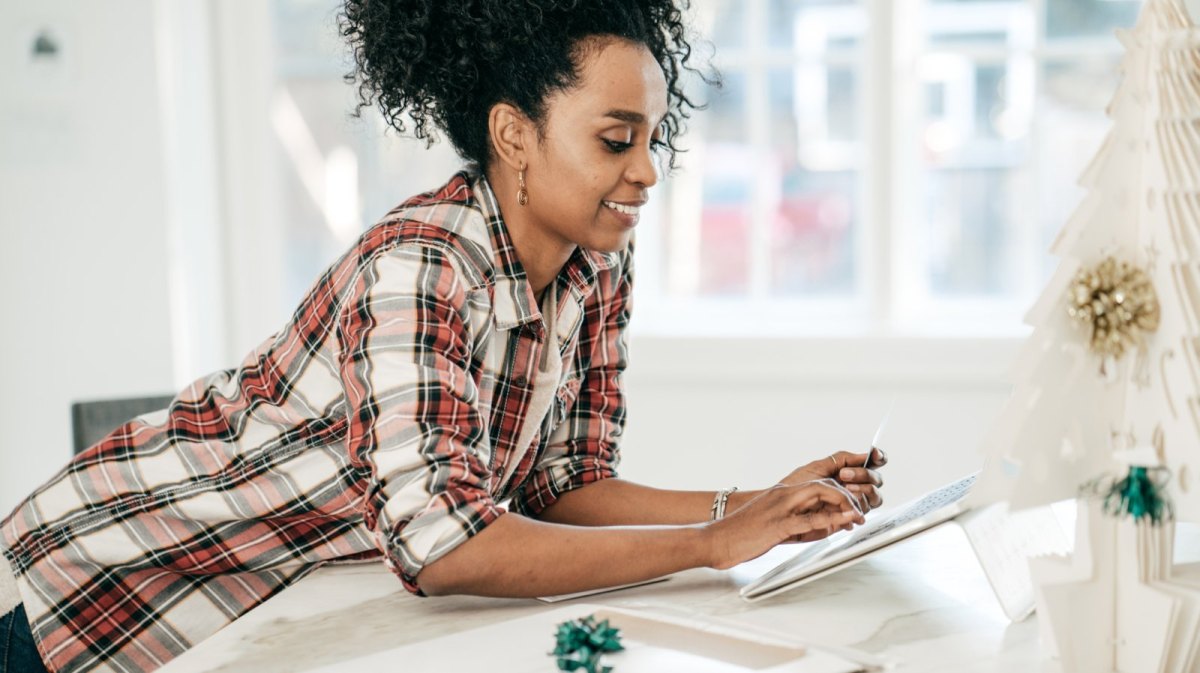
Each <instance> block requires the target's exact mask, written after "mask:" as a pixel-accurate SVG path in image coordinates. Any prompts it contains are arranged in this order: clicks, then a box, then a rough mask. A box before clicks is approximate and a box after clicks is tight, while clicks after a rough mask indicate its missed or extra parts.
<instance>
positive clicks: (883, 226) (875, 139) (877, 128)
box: [855, 0, 908, 332]
mask: <svg viewBox="0 0 1200 673" xmlns="http://www.w3.org/2000/svg"><path fill="white" fill-rule="evenodd" d="M906 1H908V0H865V2H866V9H867V12H868V29H867V31H868V37H867V40H866V45H865V52H864V61H863V66H864V67H863V68H862V72H863V78H862V80H861V81H862V82H863V84H864V90H863V92H862V100H863V106H864V108H865V109H866V111H867V114H865V115H863V124H864V128H863V129H861V130H860V133H861V134H862V139H863V140H862V148H863V149H862V152H863V156H862V160H861V161H860V163H859V165H860V166H862V179H863V186H864V188H863V190H862V195H861V196H860V197H859V198H860V200H861V201H862V203H861V206H862V208H861V210H860V212H862V213H863V215H864V216H863V218H862V220H861V227H862V231H861V234H860V235H859V236H858V238H857V243H856V251H855V252H856V253H857V258H858V260H859V264H858V265H857V272H856V275H857V277H858V286H859V288H860V289H861V291H864V292H865V293H866V299H867V306H868V311H869V323H870V325H871V326H872V329H873V330H874V331H876V332H886V331H888V330H889V329H891V326H892V323H893V321H894V313H895V304H896V297H895V291H896V290H895V288H896V287H897V283H895V282H893V281H894V278H893V276H894V275H895V270H896V267H895V264H894V261H893V254H892V252H891V251H892V249H893V248H894V247H895V245H894V242H895V241H897V240H899V237H898V235H897V231H896V228H897V227H898V226H899V224H900V221H901V218H899V217H898V215H899V210H898V208H897V203H896V200H895V195H896V193H897V186H896V184H895V182H896V179H897V177H898V176H899V175H902V172H901V171H899V170H897V169H898V168H899V164H898V163H897V161H896V157H897V156H898V155H897V152H896V149H897V148H896V146H895V144H896V142H897V139H899V138H903V137H906V136H907V134H905V133H902V132H900V131H901V129H902V128H903V121H902V118H897V117H896V115H895V114H894V113H893V111H894V110H899V109H901V108H900V107H899V105H898V103H899V100H898V98H897V93H898V90H897V88H896V86H895V81H894V80H895V76H897V75H898V74H899V73H900V72H902V70H903V68H901V67H898V64H897V63H895V61H894V58H895V54H894V52H895V51H896V50H895V49H894V48H893V46H894V40H895V37H896V33H897V29H898V26H897V25H896V12H897V11H898V10H897V8H896V3H897V2H906Z"/></svg>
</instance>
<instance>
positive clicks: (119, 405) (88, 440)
mask: <svg viewBox="0 0 1200 673" xmlns="http://www.w3.org/2000/svg"><path fill="white" fill-rule="evenodd" d="M172 399H174V396H173V395H157V396H154V397H131V398H127V399H122V400H92V401H89V402H75V403H74V404H72V405H71V431H72V434H73V435H74V444H75V453H80V452H82V451H83V450H84V449H86V448H88V447H89V446H91V445H92V444H95V443H96V442H98V441H100V440H101V439H104V437H105V435H107V434H108V433H110V432H112V431H113V430H116V429H117V428H118V427H120V426H122V425H124V424H125V423H127V422H128V421H130V420H132V419H133V418H134V417H135V416H141V415H142V414H145V413H149V412H151V411H158V410H159V409H166V408H167V407H168V406H169V405H170V404H171V400H172Z"/></svg>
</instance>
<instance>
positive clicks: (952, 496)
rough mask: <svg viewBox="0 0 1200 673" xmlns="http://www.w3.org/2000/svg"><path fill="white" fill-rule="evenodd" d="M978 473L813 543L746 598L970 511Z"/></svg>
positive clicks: (749, 588)
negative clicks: (849, 529) (969, 505)
mask: <svg viewBox="0 0 1200 673" xmlns="http://www.w3.org/2000/svg"><path fill="white" fill-rule="evenodd" d="M978 475H979V473H978V472H975V473H973V474H970V475H967V476H966V477H963V478H962V479H959V480H958V481H955V482H952V483H949V484H946V485H945V486H943V487H941V488H939V489H937V490H935V491H932V492H931V493H928V494H926V495H925V496H923V497H920V498H917V499H916V500H913V501H911V502H909V503H907V504H905V505H902V506H900V507H896V508H893V509H891V510H889V511H886V512H880V514H881V516H878V517H872V518H871V519H870V520H869V521H868V522H867V523H865V524H863V525H862V526H859V527H858V528H856V529H854V530H853V531H845V532H843V533H838V534H836V535H833V536H830V537H829V538H827V539H825V540H822V541H820V542H814V543H811V544H809V545H807V546H806V548H805V549H804V550H803V551H801V552H800V553H799V554H797V555H796V556H794V557H792V558H791V559H788V560H787V561H785V562H783V563H781V564H780V565H778V566H776V567H775V568H773V569H771V570H769V571H767V572H766V573H765V574H764V575H763V576H762V577H759V578H758V579H756V580H754V581H753V582H751V583H750V584H747V585H746V586H744V587H742V590H741V592H740V593H741V596H742V598H743V599H745V600H747V601H750V602H753V601H758V600H762V599H764V598H769V597H771V596H775V595H778V594H780V593H783V592H784V591H787V590H788V589H792V588H795V587H798V586H800V585H802V584H806V583H808V582H811V581H813V580H815V579H818V578H820V577H824V576H826V575H829V574H831V573H834V572H836V571H838V570H841V569H842V568H845V567H847V566H850V565H853V564H855V563H858V562H859V561H861V560H863V559H864V558H866V557H867V556H868V555H870V554H871V553H872V552H874V551H876V550H878V549H882V548H884V547H886V546H888V545H890V544H893V543H895V542H899V541H900V540H904V539H906V538H909V537H912V536H913V535H916V534H917V533H920V532H921V531H925V530H928V529H930V528H932V527H934V526H936V525H938V524H941V523H944V522H946V521H949V520H951V519H953V518H955V517H957V516H958V515H960V514H962V513H964V512H966V511H967V510H968V509H969V507H967V505H966V503H965V498H966V496H967V493H969V492H970V490H971V486H972V485H973V484H974V483H975V478H976V477H977V476H978Z"/></svg>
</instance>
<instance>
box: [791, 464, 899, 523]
mask: <svg viewBox="0 0 1200 673" xmlns="http://www.w3.org/2000/svg"><path fill="white" fill-rule="evenodd" d="M870 456H871V462H870V463H869V467H868V466H867V465H868V463H867V453H865V452H864V453H850V452H848V451H838V452H837V453H835V454H833V455H832V456H829V457H827V458H822V459H820V460H815V461H813V462H811V463H809V464H808V465H805V466H804V467H800V468H797V469H796V470H793V471H792V473H791V474H789V475H788V476H786V477H784V478H783V479H781V480H780V481H779V483H781V484H789V485H793V486H794V485H797V484H803V483H804V482H807V481H815V480H818V479H833V480H836V481H837V482H839V483H841V484H842V485H843V486H845V487H846V490H847V491H850V493H852V494H853V495H854V496H855V497H857V498H858V502H859V507H860V508H861V509H862V511H863V513H864V514H865V513H866V512H867V511H868V510H872V509H875V508H877V507H879V506H880V505H882V504H883V496H882V495H880V494H879V489H880V488H881V487H882V486H883V477H881V476H879V472H878V468H880V467H883V466H884V465H887V455H885V454H884V453H883V451H881V450H880V449H872V450H871V452H870Z"/></svg>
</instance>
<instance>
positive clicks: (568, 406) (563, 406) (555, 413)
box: [544, 376, 583, 437]
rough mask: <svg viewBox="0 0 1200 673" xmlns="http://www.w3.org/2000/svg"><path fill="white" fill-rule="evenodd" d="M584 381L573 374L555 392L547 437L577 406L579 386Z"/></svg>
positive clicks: (545, 433)
mask: <svg viewBox="0 0 1200 673" xmlns="http://www.w3.org/2000/svg"><path fill="white" fill-rule="evenodd" d="M582 383H583V377H575V376H572V377H571V378H569V379H567V381H566V383H564V384H563V385H561V386H559V388H558V390H557V391H556V392H555V394H554V400H553V401H552V402H551V404H550V414H549V416H548V419H547V420H548V427H547V428H546V429H545V432H544V435H545V436H546V437H549V436H550V435H551V434H552V433H553V432H554V431H555V430H556V429H558V426H560V425H562V424H563V422H564V421H566V420H567V416H568V414H570V413H571V411H572V410H573V409H574V408H575V402H576V400H578V399H579V387H580V385H582Z"/></svg>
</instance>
